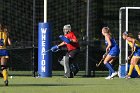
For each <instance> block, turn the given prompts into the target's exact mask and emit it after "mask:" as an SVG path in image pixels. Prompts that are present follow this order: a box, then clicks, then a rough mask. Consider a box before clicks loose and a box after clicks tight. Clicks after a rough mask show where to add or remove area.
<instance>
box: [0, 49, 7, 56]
mask: <svg viewBox="0 0 140 93" xmlns="http://www.w3.org/2000/svg"><path fill="white" fill-rule="evenodd" d="M8 55H9V54H8V51H7V50H6V49H0V56H8Z"/></svg>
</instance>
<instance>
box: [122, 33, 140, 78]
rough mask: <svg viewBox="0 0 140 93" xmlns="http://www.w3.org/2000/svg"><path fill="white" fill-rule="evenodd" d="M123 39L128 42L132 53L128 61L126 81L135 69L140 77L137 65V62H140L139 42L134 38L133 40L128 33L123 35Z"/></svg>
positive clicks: (139, 69)
mask: <svg viewBox="0 0 140 93" xmlns="http://www.w3.org/2000/svg"><path fill="white" fill-rule="evenodd" d="M123 39H124V40H126V41H128V45H129V46H130V47H131V51H132V52H134V54H133V56H132V58H131V61H130V68H129V72H128V74H127V76H126V79H129V78H131V77H130V76H131V74H132V71H133V69H134V68H135V69H136V71H137V73H138V75H139V76H140V68H139V66H138V64H137V63H138V61H139V60H140V42H139V41H138V40H136V39H135V38H133V37H132V35H131V34H130V33H129V34H128V33H127V32H124V33H123ZM128 59H129V57H128Z"/></svg>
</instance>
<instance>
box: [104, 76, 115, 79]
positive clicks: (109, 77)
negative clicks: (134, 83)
mask: <svg viewBox="0 0 140 93" xmlns="http://www.w3.org/2000/svg"><path fill="white" fill-rule="evenodd" d="M105 79H113V78H112V77H111V76H108V77H106V78H105Z"/></svg>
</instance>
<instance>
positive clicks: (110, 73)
mask: <svg viewBox="0 0 140 93" xmlns="http://www.w3.org/2000/svg"><path fill="white" fill-rule="evenodd" d="M110 66H111V67H112V68H113V65H112V64H110ZM111 75H112V72H111V71H110V70H109V76H111Z"/></svg>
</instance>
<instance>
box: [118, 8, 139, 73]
mask: <svg viewBox="0 0 140 93" xmlns="http://www.w3.org/2000/svg"><path fill="white" fill-rule="evenodd" d="M130 9H140V7H121V8H120V10H119V47H120V55H119V65H122V49H121V47H122V33H123V31H122V10H125V31H127V32H128V31H129V30H128V21H129V20H128V12H129V11H128V10H130ZM125 60H128V44H127V41H126V42H125ZM125 71H126V72H127V71H128V63H125Z"/></svg>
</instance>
